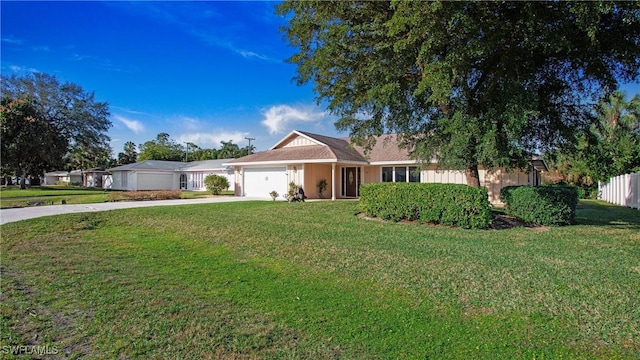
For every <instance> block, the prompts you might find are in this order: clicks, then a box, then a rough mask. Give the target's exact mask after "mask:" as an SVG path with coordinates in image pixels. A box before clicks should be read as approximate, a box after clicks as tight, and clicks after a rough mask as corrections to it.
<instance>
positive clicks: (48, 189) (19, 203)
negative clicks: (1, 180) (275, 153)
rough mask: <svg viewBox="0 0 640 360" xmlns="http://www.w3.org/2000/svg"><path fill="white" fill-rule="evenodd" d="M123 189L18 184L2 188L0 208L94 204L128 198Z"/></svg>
mask: <svg viewBox="0 0 640 360" xmlns="http://www.w3.org/2000/svg"><path fill="white" fill-rule="evenodd" d="M123 193H124V192H121V191H105V190H103V189H97V188H86V187H81V186H57V185H56V186H34V187H30V188H27V189H24V190H22V189H20V188H19V187H17V186H9V187H1V188H0V208H2V209H8V208H17V207H26V206H29V203H32V204H35V203H40V204H42V205H49V204H55V205H59V204H61V202H62V200H64V202H65V203H67V204H93V203H101V202H107V201H114V200H117V201H120V200H128V199H127V197H126V196H119V194H123ZM209 195H211V194H210V193H208V192H204V191H182V192H181V196H180V197H181V198H182V199H195V198H200V197H204V196H209ZM223 195H233V191H224V192H223Z"/></svg>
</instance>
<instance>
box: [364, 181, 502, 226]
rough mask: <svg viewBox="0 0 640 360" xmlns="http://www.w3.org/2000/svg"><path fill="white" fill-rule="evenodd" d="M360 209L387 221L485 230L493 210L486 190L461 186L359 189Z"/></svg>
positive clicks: (373, 185) (390, 185) (401, 185)
mask: <svg viewBox="0 0 640 360" xmlns="http://www.w3.org/2000/svg"><path fill="white" fill-rule="evenodd" d="M360 209H361V210H362V212H363V213H364V214H365V215H367V216H372V217H374V216H375V217H378V218H381V219H385V220H392V221H400V220H411V221H419V222H422V223H436V224H443V225H454V226H460V227H464V228H486V227H489V225H491V210H490V207H489V198H488V195H487V190H486V189H485V188H473V187H470V186H467V185H460V184H433V183H429V184H425V183H370V184H363V185H361V186H360Z"/></svg>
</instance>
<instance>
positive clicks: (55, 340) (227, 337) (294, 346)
mask: <svg viewBox="0 0 640 360" xmlns="http://www.w3.org/2000/svg"><path fill="white" fill-rule="evenodd" d="M357 212H358V203H357V202H313V203H311V202H307V203H292V204H290V203H285V202H271V201H268V202H241V203H225V204H207V205H191V206H175V207H173V206H172V207H156V208H140V209H129V210H120V211H111V212H102V213H90V214H70V215H64V216H57V217H46V218H40V219H31V220H27V221H23V222H18V223H10V224H6V225H3V226H2V227H1V228H0V230H1V232H2V241H1V244H0V250H1V254H2V255H1V256H2V259H1V271H2V274H1V275H2V277H1V279H2V295H1V296H2V298H1V299H0V300H1V301H0V315H1V323H0V331H1V336H0V351H2V349H8V348H7V346H18V345H38V346H47V347H48V348H49V349H56V350H57V351H58V354H57V355H56V356H59V357H64V356H66V355H68V356H69V357H72V358H80V357H97V358H181V359H183V358H193V359H201V358H300V359H309V358H345V359H352V358H361V359H371V358H389V359H396V358H421V359H423V358H437V359H440V358H465V359H467V358H481V359H482V358H484V359H497V358H505V359H512V358H516V359H517V358H521V359H525V358H526V359H557V358H587V359H590V358H603V359H611V358H614V359H615V358H629V359H634V358H636V359H637V358H638V357H640V212H638V211H637V210H631V209H625V208H620V207H615V206H610V205H606V204H604V203H601V202H595V201H585V202H581V204H580V208H579V211H578V219H577V221H578V225H575V226H568V227H554V228H551V229H547V230H546V231H540V229H535V230H534V229H531V228H514V229H508V230H479V231H476V230H462V229H454V228H446V227H434V226H424V225H412V224H393V223H383V222H378V221H371V220H365V219H361V218H359V217H357V216H356V215H355V214H356V213H357ZM3 356H4V357H5V358H11V354H6V351H5V354H3Z"/></svg>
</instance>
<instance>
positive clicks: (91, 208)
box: [0, 196, 267, 225]
mask: <svg viewBox="0 0 640 360" xmlns="http://www.w3.org/2000/svg"><path fill="white" fill-rule="evenodd" d="M250 200H261V201H266V200H267V199H258V198H250V197H240V196H220V197H211V198H201V199H178V200H153V201H117V202H105V203H95V204H68V205H44V206H31V207H24V208H18V209H0V225H2V224H7V223H10V222H16V221H20V220H25V219H32V218H37V217H43V216H52V215H60V214H70V213H83V212H95V211H108V210H117V209H129V208H139V207H151V206H175V205H191V204H209V203H224V202H234V201H250Z"/></svg>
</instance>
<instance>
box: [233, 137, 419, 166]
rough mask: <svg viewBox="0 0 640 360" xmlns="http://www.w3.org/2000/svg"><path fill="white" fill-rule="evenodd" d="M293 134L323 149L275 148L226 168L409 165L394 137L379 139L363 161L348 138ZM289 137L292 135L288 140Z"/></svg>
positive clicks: (360, 150) (407, 155) (357, 147)
mask: <svg viewBox="0 0 640 360" xmlns="http://www.w3.org/2000/svg"><path fill="white" fill-rule="evenodd" d="M293 133H297V134H299V135H302V136H305V137H307V138H310V139H312V140H314V141H315V142H317V143H319V144H323V145H306V146H296V147H276V148H272V149H270V150H266V151H262V152H259V153H255V154H251V155H249V156H245V157H241V158H239V159H235V160H232V161H230V162H228V164H229V165H235V164H246V163H256V162H278V161H299V162H304V161H305V160H328V161H336V162H367V161H370V162H383V161H411V159H410V157H409V152H408V151H406V150H402V149H399V148H398V145H397V137H396V136H395V135H383V136H381V137H380V138H379V139H377V141H376V144H375V146H374V147H373V148H372V149H371V152H370V153H369V154H368V156H366V157H365V153H364V149H362V148H361V147H359V146H355V145H352V144H351V142H350V139H349V138H341V139H339V138H334V137H330V136H324V135H318V134H312V133H308V132H304V131H294V132H293ZM293 133H292V134H293ZM289 136H291V135H288V136H287V137H289ZM279 144H280V143H279Z"/></svg>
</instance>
